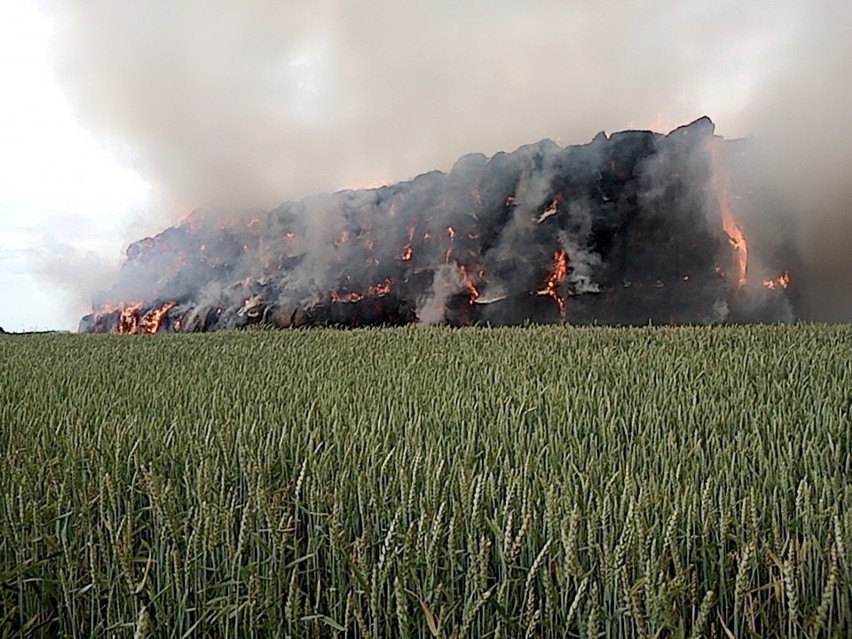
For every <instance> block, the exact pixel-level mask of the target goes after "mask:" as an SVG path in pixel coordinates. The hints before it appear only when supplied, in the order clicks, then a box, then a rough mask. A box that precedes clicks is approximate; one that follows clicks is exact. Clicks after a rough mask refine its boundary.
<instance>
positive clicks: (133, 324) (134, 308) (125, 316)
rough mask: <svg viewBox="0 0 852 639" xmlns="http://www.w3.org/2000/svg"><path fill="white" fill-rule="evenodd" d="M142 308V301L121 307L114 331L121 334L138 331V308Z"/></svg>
mask: <svg viewBox="0 0 852 639" xmlns="http://www.w3.org/2000/svg"><path fill="white" fill-rule="evenodd" d="M140 308H142V303H141V302H139V303H137V304H132V305H130V306H125V307H124V308H123V309H121V314H120V315H119V316H118V324H117V325H116V331H118V332H119V333H123V334H127V335H129V334H132V333H137V332H139V309H140Z"/></svg>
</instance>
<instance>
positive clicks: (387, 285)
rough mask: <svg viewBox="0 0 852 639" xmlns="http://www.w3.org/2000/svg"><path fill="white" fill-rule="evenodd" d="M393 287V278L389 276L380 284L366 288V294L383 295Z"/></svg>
mask: <svg viewBox="0 0 852 639" xmlns="http://www.w3.org/2000/svg"><path fill="white" fill-rule="evenodd" d="M392 289H393V280H392V279H391V278H387V279H386V280H385V281H384V282H381V283H380V284H373V285H372V286H371V287H370V288H368V289H367V295H369V296H370V297H382V296H383V295H387V294H388V293H390V292H391V290H392Z"/></svg>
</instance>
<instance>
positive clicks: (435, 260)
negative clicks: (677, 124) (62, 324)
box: [80, 118, 799, 333]
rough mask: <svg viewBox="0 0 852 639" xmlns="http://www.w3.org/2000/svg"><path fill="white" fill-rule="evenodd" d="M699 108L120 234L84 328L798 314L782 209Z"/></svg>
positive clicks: (738, 318) (642, 320) (712, 319)
mask: <svg viewBox="0 0 852 639" xmlns="http://www.w3.org/2000/svg"><path fill="white" fill-rule="evenodd" d="M747 152H748V144H747V142H744V141H725V140H724V139H722V138H720V137H718V136H716V135H715V134H714V126H713V123H712V122H711V121H710V120H709V119H708V118H701V119H699V120H697V121H695V122H693V123H692V124H690V125H688V126H684V127H681V128H678V129H676V130H674V131H672V132H671V133H669V134H668V135H661V134H658V133H653V132H650V131H624V132H620V133H614V134H612V135H610V136H606V135H605V134H604V133H600V134H598V135H597V136H596V137H595V138H594V139H593V140H592V141H591V142H590V143H588V144H584V145H577V146H567V147H561V146H559V145H557V144H555V143H554V142H551V141H549V140H543V141H541V142H539V143H537V144H533V145H529V146H524V147H521V148H519V149H518V150H516V151H514V152H513V153H498V154H497V155H495V156H493V157H491V158H486V157H485V156H483V155H480V154H474V155H467V156H464V157H462V158H461V159H460V160H458V162H456V164H455V165H454V166H453V168H452V170H451V171H450V172H449V173H448V174H445V173H442V172H438V171H434V172H432V173H426V174H424V175H420V176H418V177H416V178H415V179H413V180H411V181H409V182H402V183H398V184H393V185H390V186H385V187H381V188H376V189H366V190H349V191H340V192H337V193H333V194H327V195H318V196H314V197H309V198H306V199H304V200H301V201H298V202H288V203H286V204H283V205H281V206H280V207H278V208H276V209H274V210H272V211H269V212H268V213H265V214H263V215H256V216H253V217H250V218H242V219H239V220H232V221H230V222H228V223H225V224H222V222H221V220H217V221H215V222H214V221H213V220H211V219H207V218H205V216H204V215H202V214H195V215H192V216H190V218H189V219H187V220H185V221H183V222H182V223H181V224H179V225H177V226H175V227H172V228H169V229H167V230H165V231H163V232H162V233H160V234H159V235H156V236H154V237H151V238H146V239H144V240H141V241H139V242H136V243H134V244H132V245H131V246H130V247H129V248H128V250H127V261H126V263H125V264H124V266H123V268H122V271H121V275H120V278H119V281H118V282H117V283H116V284H115V286H113V288H112V289H111V290H110V291H109V292H107V293H104V294H103V295H102V296H101V299H99V300H97V301H96V304H95V310H94V312H93V313H92V314H90V315H87V316H86V317H84V318H83V319H82V320H81V322H80V330H81V331H83V332H121V333H146V332H147V333H154V332H158V331H209V330H219V329H229V328H238V327H242V326H246V325H248V324H252V323H259V322H263V323H267V324H271V325H273V326H277V327H281V328H287V327H297V326H306V325H335V326H364V325H399V324H407V323H413V322H420V323H429V324H436V323H437V324H449V325H454V326H459V325H471V324H490V325H507V324H521V323H526V322H534V323H552V322H565V323H571V324H589V323H597V324H647V323H649V322H651V323H655V324H681V323H689V324H707V323H718V322H756V321H761V322H762V321H790V320H792V319H794V318H795V317H796V296H795V284H796V279H795V273H796V270H797V268H799V261H798V258H797V255H796V252H795V250H794V248H793V238H792V231H791V228H790V217H791V216H789V215H785V211H784V209H783V206H781V205H780V204H779V202H777V201H774V200H773V198H772V196H771V195H770V194H768V193H766V192H765V191H764V190H762V189H761V185H760V184H759V183H758V182H757V181H755V180H753V179H752V178H751V176H750V174H749V171H748V169H747V167H748V163H747V162H746V161H745V160H746V156H747Z"/></svg>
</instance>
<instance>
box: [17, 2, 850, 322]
mask: <svg viewBox="0 0 852 639" xmlns="http://www.w3.org/2000/svg"><path fill="white" fill-rule="evenodd" d="M850 17H852V10H850V9H849V8H848V7H847V6H846V4H845V3H843V2H839V1H837V0H826V2H823V3H813V2H807V1H805V0H798V1H789V0H778V1H776V2H759V1H756V0H751V1H734V0H718V1H717V2H712V3H709V2H704V1H698V0H680V1H676V0H651V1H649V2H643V3H638V2H637V3H628V2H617V1H615V0H600V1H599V2H596V3H587V2H571V1H566V2H556V1H551V0H529V1H522V0H489V1H488V2H485V1H484V0H467V1H464V2H458V1H455V2H451V1H450V0H430V1H429V2H424V1H414V0H395V1H390V0H372V1H371V2H364V1H360V0H349V1H345V2H344V1H343V0H324V1H321V2H300V1H294V2H287V3H284V2H280V1H277V0H243V1H241V2H236V1H233V2H228V1H225V0H222V1H221V2H215V3H214V2H207V1H205V0H170V1H165V0H152V1H151V2H146V3H103V2H96V1H95V0H12V1H10V2H4V3H2V5H0V80H2V82H3V85H4V92H3V95H4V97H3V99H2V100H0V292H2V293H3V294H4V299H5V300H6V303H5V304H3V305H2V306H0V327H3V328H4V329H6V330H7V331H10V330H11V331H22V330H43V329H59V330H75V329H76V326H77V323H78V321H79V318H80V317H81V316H82V315H83V314H84V313H85V312H87V310H89V309H90V300H91V299H92V297H93V296H94V295H95V294H96V293H97V292H98V291H99V290H103V289H107V288H109V286H110V283H111V281H113V280H114V278H115V274H116V270H117V269H118V268H119V266H120V263H121V260H122V256H123V251H124V249H125V248H126V246H127V245H128V244H129V243H130V242H132V241H134V240H137V239H140V238H141V237H144V236H145V235H149V234H153V233H156V232H158V231H159V230H162V229H164V228H165V227H167V226H169V225H171V224H174V223H176V222H177V221H178V220H179V219H180V218H181V217H182V216H185V215H186V214H187V213H189V212H190V211H192V210H193V209H195V208H198V207H202V208H204V209H206V210H208V211H210V212H211V214H216V212H229V213H230V212H234V211H246V210H256V209H258V208H260V209H265V208H271V207H273V206H275V205H277V204H279V203H281V202H283V201H286V200H289V199H296V198H300V197H303V196H305V195H309V194H311V193H315V192H319V191H328V190H335V189H340V188H346V187H365V186H375V185H378V184H382V183H387V182H390V181H395V180H399V179H407V178H411V177H413V176H414V175H416V174H418V173H422V172H426V171H429V170H432V169H436V168H437V169H441V170H448V169H449V168H450V166H452V163H453V162H454V161H455V159H456V158H458V157H459V156H460V155H462V154H464V153H469V152H483V153H485V154H487V155H491V154H493V153H495V152H497V151H500V150H507V151H511V150H513V149H515V148H517V147H518V146H520V145H522V144H527V143H531V142H535V141H537V140H539V139H542V138H551V139H554V140H556V141H558V142H560V143H562V144H569V143H585V142H587V141H589V140H591V139H592V137H593V136H594V135H595V134H596V133H597V132H598V131H601V130H605V131H607V132H610V133H611V132H614V131H618V130H622V129H627V128H643V129H652V130H656V131H660V132H667V131H669V130H671V129H673V128H675V127H676V126H678V125H681V124H685V123H687V122H690V121H692V120H694V119H696V118H698V117H700V116H702V115H708V116H710V117H711V118H712V119H713V120H714V122H715V123H716V127H717V133H719V134H721V135H723V136H725V137H728V138H733V137H741V136H746V135H754V136H757V137H758V138H760V139H761V140H762V141H763V142H764V148H765V149H766V150H767V153H766V169H767V172H768V173H771V174H772V175H773V176H775V178H776V179H777V180H778V182H779V183H780V185H781V188H787V189H789V193H788V194H787V195H788V197H789V199H790V201H791V202H793V203H794V204H795V205H796V206H799V207H800V208H801V209H802V211H803V215H804V216H805V217H806V218H807V224H806V226H807V227H808V228H809V230H808V232H807V233H806V234H805V239H804V240H803V241H804V242H805V244H807V245H808V246H809V247H811V248H816V247H818V248H820V249H821V250H819V251H816V250H814V251H812V253H813V255H815V256H816V255H818V254H819V253H822V254H824V255H823V256H822V257H821V258H819V259H821V260H822V261H819V260H817V258H816V257H815V258H814V265H813V268H812V269H811V272H812V273H821V275H820V277H819V281H820V282H830V283H831V286H828V285H827V284H826V285H824V286H825V288H826V293H825V295H826V296H830V295H833V296H834V297H837V295H836V284H837V282H840V283H841V284H845V283H846V282H847V281H848V280H845V279H843V278H844V277H845V276H846V275H848V271H847V269H848V267H849V259H848V258H847V257H844V256H845V255H846V253H849V252H848V250H846V251H844V247H845V246H848V244H846V241H847V240H848V239H852V228H850V227H852V224H850V223H849V219H850V218H849V211H850V208H849V207H848V206H847V204H848V203H849V202H852V193H850V189H849V187H848V186H847V185H846V184H845V183H846V182H847V181H848V180H846V177H845V176H846V174H847V173H848V167H849V166H850V164H852V135H850V132H849V129H850V127H848V126H847V123H846V118H847V114H848V113H849V112H850V107H852V101H850V96H849V95H848V91H847V90H846V89H845V88H844V85H845V84H846V83H847V82H848V81H847V78H848V77H850V75H849V74H850V73H852V68H850V64H851V63H852V45H850V44H849V40H850V39H849V38H848V37H847V36H846V34H845V32H844V31H845V29H846V27H848V25H849V24H852V22H850ZM817 222H818V223H817ZM826 249H830V250H826ZM828 254H830V255H832V256H834V257H832V260H833V261H831V260H828V261H827V260H826V259H825V255H828ZM847 295H848V297H849V300H848V305H846V306H844V305H843V304H841V306H840V307H837V308H840V310H839V311H837V309H836V308H835V309H834V310H833V311H831V312H829V315H828V316H831V313H834V317H839V318H844V317H845V316H846V315H845V313H846V312H847V311H848V312H849V317H850V318H852V293H847ZM841 302H842V300H841ZM841 307H842V308H841Z"/></svg>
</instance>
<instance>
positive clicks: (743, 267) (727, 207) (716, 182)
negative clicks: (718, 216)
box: [710, 140, 748, 286]
mask: <svg viewBox="0 0 852 639" xmlns="http://www.w3.org/2000/svg"><path fill="white" fill-rule="evenodd" d="M719 154H720V144H719V142H718V141H717V140H711V143H710V158H711V160H712V164H713V175H712V180H713V190H714V191H715V193H716V199H717V200H718V202H719V210H720V211H721V213H722V228H723V229H724V231H725V233H726V234H727V235H728V240H729V241H730V243H731V246H733V247H734V251H735V252H736V255H737V270H738V274H739V278H738V280H737V284H738V285H739V286H745V283H746V273H747V271H748V242H747V241H746V238H745V235H743V231H742V228H740V225H739V224H737V222H736V219H735V218H734V213H733V211H732V210H731V193H730V182H731V179H730V176H729V175H728V174H727V172H726V171H725V169H724V167H723V166H722V161H721V158H720V157H719Z"/></svg>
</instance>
